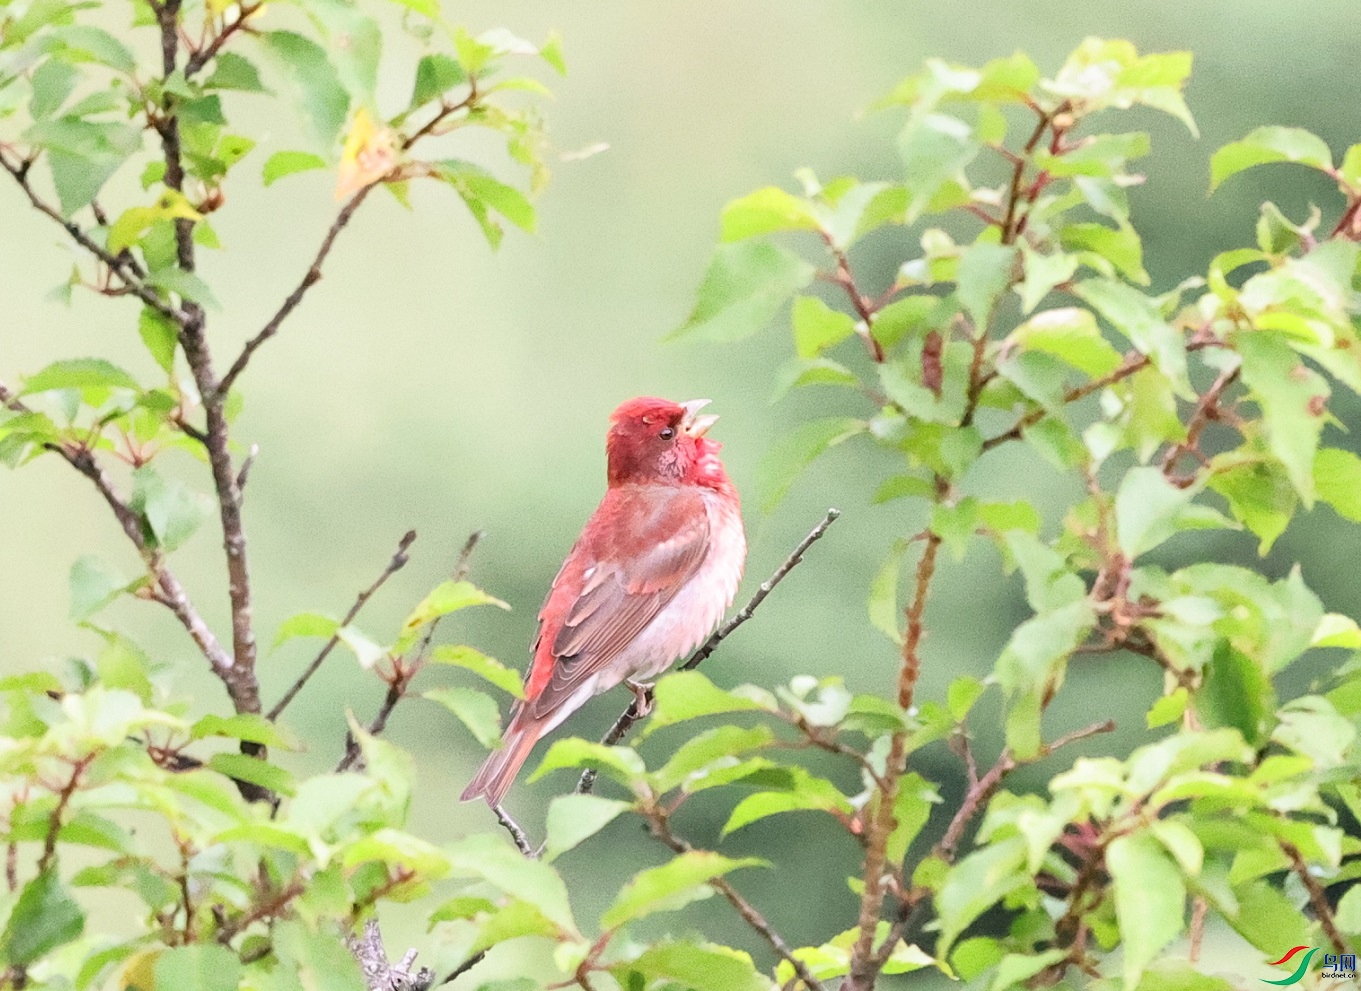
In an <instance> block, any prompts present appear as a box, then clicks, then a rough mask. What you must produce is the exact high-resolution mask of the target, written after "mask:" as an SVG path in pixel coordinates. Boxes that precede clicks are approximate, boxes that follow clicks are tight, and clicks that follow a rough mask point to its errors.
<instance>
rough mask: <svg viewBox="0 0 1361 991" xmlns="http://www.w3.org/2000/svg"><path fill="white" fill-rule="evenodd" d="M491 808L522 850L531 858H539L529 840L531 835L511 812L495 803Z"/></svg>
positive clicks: (497, 819)
mask: <svg viewBox="0 0 1361 991" xmlns="http://www.w3.org/2000/svg"><path fill="white" fill-rule="evenodd" d="M491 810H492V811H493V812H495V813H496V821H497V822H499V823H500V824H501V825H502V826H504V827H505V828H506V832H508V833H510V838H511V839H512V840H514V841H515V845H516V846H517V847H519V849H520V852H521V853H523V854H524V855H525V856H526V857H528V858H529V859H530V860H538V859H539V855H538V853H537V852H536V851H535V850H534V846H533V844H531V843H530V842H529V837H528V836H527V835H526V834H525V831H524V829H523V827H521V826H520V824H519V823H518V822H516V821H515V819H514V818H513V817H512V816H511V814H510V813H509V812H507V811H506V810H505V809H504V808H503V807H502V806H500V805H493V806H492V807H491Z"/></svg>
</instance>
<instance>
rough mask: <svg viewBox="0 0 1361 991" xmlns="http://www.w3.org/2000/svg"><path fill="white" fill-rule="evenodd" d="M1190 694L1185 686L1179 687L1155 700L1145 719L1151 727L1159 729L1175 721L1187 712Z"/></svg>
mask: <svg viewBox="0 0 1361 991" xmlns="http://www.w3.org/2000/svg"><path fill="white" fill-rule="evenodd" d="M1189 701H1190V696H1189V695H1188V694H1187V691H1186V689H1185V688H1177V689H1176V690H1175V691H1173V692H1172V693H1171V694H1170V695H1164V696H1162V697H1161V698H1159V699H1158V701H1156V702H1154V703H1153V705H1152V707H1151V708H1150V709H1149V710H1148V716H1147V718H1146V719H1145V720H1144V722H1145V724H1146V725H1147V726H1148V728H1149V729H1158V728H1159V727H1160V726H1167V725H1169V724H1171V723H1175V722H1176V721H1177V720H1178V719H1180V718H1181V717H1182V714H1183V713H1185V712H1186V705H1187V703H1188V702H1189Z"/></svg>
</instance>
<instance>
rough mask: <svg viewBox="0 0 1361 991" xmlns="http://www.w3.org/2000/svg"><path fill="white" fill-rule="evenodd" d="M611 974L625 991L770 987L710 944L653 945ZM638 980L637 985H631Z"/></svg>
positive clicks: (744, 959) (740, 956)
mask: <svg viewBox="0 0 1361 991" xmlns="http://www.w3.org/2000/svg"><path fill="white" fill-rule="evenodd" d="M612 970H613V971H614V973H615V974H616V975H617V976H618V977H619V983H620V986H621V987H622V988H624V989H625V991H633V989H635V988H641V987H644V986H647V985H648V982H649V981H662V982H663V984H662V985H660V986H662V987H666V988H670V989H679V988H703V989H704V991H770V986H771V985H770V980H769V978H767V977H764V976H762V975H761V974H760V973H758V972H757V970H756V968H755V967H754V966H753V965H752V962H751V957H749V956H748V955H747V954H745V953H742V952H741V951H739V950H734V949H731V948H730V947H727V946H717V945H715V944H712V943H681V942H671V941H664V942H661V943H656V944H654V945H652V946H650V947H648V948H647V949H646V950H644V951H643V953H642V954H641V955H640V956H638V957H636V958H635V959H633V960H630V961H628V962H626V963H620V964H616V965H615V966H614V967H613V968H612ZM630 975H633V976H630ZM638 976H640V977H641V983H637V984H635V983H633V980H634V978H635V977H638ZM488 991H490V989H488Z"/></svg>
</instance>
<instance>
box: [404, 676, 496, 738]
mask: <svg viewBox="0 0 1361 991" xmlns="http://www.w3.org/2000/svg"><path fill="white" fill-rule="evenodd" d="M421 694H422V695H423V696H424V697H425V698H428V699H429V700H430V701H432V702H438V703H439V704H440V705H442V706H444V707H445V708H446V709H448V710H449V711H450V712H452V713H453V714H454V715H455V716H457V717H458V719H459V722H461V723H463V725H464V726H466V727H468V730H469V732H471V733H472V734H473V736H475V737H476V738H477V742H478V743H480V744H482V746H484V747H486V748H488V749H491V748H493V747H495V746H496V745H497V743H499V742H500V739H501V710H500V708H499V707H498V706H497V705H496V700H495V699H493V698H492V697H491V696H490V695H487V694H485V693H483V692H479V691H477V690H475V689H472V688H462V687H451V688H432V689H430V690H429V691H426V692H422V693H421Z"/></svg>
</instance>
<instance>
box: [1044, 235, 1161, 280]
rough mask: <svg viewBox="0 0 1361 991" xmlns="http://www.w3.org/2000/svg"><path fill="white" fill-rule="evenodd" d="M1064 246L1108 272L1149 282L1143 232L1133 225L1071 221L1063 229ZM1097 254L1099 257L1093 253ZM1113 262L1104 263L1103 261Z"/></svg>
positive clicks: (1094, 266)
mask: <svg viewBox="0 0 1361 991" xmlns="http://www.w3.org/2000/svg"><path fill="white" fill-rule="evenodd" d="M1062 240H1063V246H1064V248H1066V249H1067V250H1068V251H1073V252H1080V253H1082V260H1083V261H1084V262H1086V263H1087V264H1088V265H1090V266H1091V267H1093V268H1095V269H1097V270H1098V271H1101V272H1102V274H1104V275H1108V276H1109V275H1112V274H1114V272H1113V271H1112V270H1111V266H1114V270H1115V271H1118V272H1119V273H1120V274H1121V275H1123V276H1124V277H1125V278H1127V279H1129V280H1130V281H1131V282H1134V283H1137V284H1138V285H1141V286H1146V285H1148V282H1149V279H1148V273H1147V272H1145V271H1144V253H1143V245H1142V244H1141V243H1140V241H1139V235H1138V234H1137V233H1135V230H1134V228H1133V227H1131V226H1129V224H1121V225H1120V226H1119V227H1117V228H1112V227H1107V226H1106V225H1105V224H1068V225H1067V226H1066V227H1064V228H1063V235H1062ZM1092 255H1095V256H1096V257H1095V258H1092V257H1091V256H1092ZM1103 260H1104V261H1106V262H1109V263H1110V265H1102V264H1100V262H1101V261H1103Z"/></svg>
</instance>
